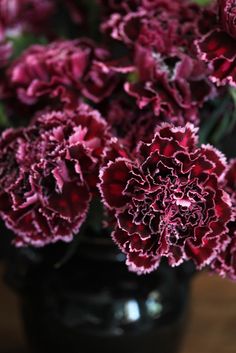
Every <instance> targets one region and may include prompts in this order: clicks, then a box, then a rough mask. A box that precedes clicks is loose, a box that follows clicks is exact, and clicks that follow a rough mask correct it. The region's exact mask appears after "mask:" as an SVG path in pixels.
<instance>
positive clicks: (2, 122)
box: [0, 103, 10, 128]
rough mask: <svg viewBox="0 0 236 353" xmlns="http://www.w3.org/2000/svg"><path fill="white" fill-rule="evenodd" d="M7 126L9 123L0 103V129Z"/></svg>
mask: <svg viewBox="0 0 236 353" xmlns="http://www.w3.org/2000/svg"><path fill="white" fill-rule="evenodd" d="M9 125H10V124H9V121H8V118H7V114H6V111H5V107H4V105H3V104H2V103H0V127H1V128H6V127H8V126H9Z"/></svg>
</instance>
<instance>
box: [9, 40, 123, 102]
mask: <svg viewBox="0 0 236 353" xmlns="http://www.w3.org/2000/svg"><path fill="white" fill-rule="evenodd" d="M108 58H109V53H108V52H107V51H106V50H105V49H103V48H100V47H95V46H94V44H93V43H91V42H89V41H83V40H64V41H56V42H52V43H50V44H48V45H34V46H32V47H30V48H29V49H28V50H26V51H25V52H24V53H23V55H22V56H21V57H20V58H19V59H17V60H16V61H15V62H14V63H13V64H12V66H11V67H10V69H9V73H8V78H9V81H10V85H11V86H12V89H14V90H16V93H17V95H18V98H19V99H20V100H21V101H22V102H23V103H25V104H34V103H36V102H37V101H38V100H39V99H40V98H48V97H51V98H55V97H60V98H61V100H63V101H66V102H68V101H69V102H70V101H72V100H73V99H75V98H76V99H77V97H78V93H81V94H83V95H84V96H85V97H87V98H89V99H91V100H92V101H93V102H96V103H97V102H100V101H101V100H102V99H104V98H105V97H107V96H109V95H110V94H111V92H112V90H113V89H114V87H115V86H116V84H117V80H116V75H115V73H114V72H111V70H109V69H108V67H106V65H105V63H104V62H105V61H106V60H107V59H108Z"/></svg>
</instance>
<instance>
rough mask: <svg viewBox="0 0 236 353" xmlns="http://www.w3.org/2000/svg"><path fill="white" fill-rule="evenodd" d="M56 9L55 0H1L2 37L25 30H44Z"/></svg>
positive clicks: (0, 24)
mask: <svg viewBox="0 0 236 353" xmlns="http://www.w3.org/2000/svg"><path fill="white" fill-rule="evenodd" d="M55 9H56V2H55V0H40V1H39V0H0V38H1V37H2V36H6V35H9V34H11V33H12V34H13V35H15V34H16V33H20V32H22V31H25V30H27V31H30V30H35V31H40V32H42V31H43V30H45V24H47V21H48V20H49V19H50V17H51V16H52V15H53V13H54V11H55Z"/></svg>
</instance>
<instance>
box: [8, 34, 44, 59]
mask: <svg viewBox="0 0 236 353" xmlns="http://www.w3.org/2000/svg"><path fill="white" fill-rule="evenodd" d="M7 39H8V40H9V41H10V42H11V43H12V45H13V55H12V59H15V58H17V57H18V56H19V55H20V54H21V53H22V52H23V51H24V50H25V49H27V48H28V47H29V46H31V45H33V44H47V40H46V38H44V37H36V36H34V35H33V34H30V33H23V34H22V35H20V36H18V37H8V38H7Z"/></svg>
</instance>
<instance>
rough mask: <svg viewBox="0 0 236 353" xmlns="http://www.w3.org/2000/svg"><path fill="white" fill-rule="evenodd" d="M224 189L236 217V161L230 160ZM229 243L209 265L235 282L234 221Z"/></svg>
mask: <svg viewBox="0 0 236 353" xmlns="http://www.w3.org/2000/svg"><path fill="white" fill-rule="evenodd" d="M223 185H224V188H225V190H226V191H227V192H228V193H229V195H230V196H231V199H232V204H233V209H234V216H235V215H236V213H235V212H236V160H235V159H234V160H232V161H231V162H230V164H229V166H228V169H227V173H226V175H225V178H224V184H223ZM229 237H230V242H229V244H228V246H227V247H226V249H222V250H221V251H220V252H219V254H218V255H217V257H216V258H215V259H214V261H213V262H212V263H211V269H212V270H213V271H214V272H216V273H218V274H220V275H221V276H222V277H227V278H229V279H231V280H236V223H235V217H234V221H233V222H230V224H229Z"/></svg>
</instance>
